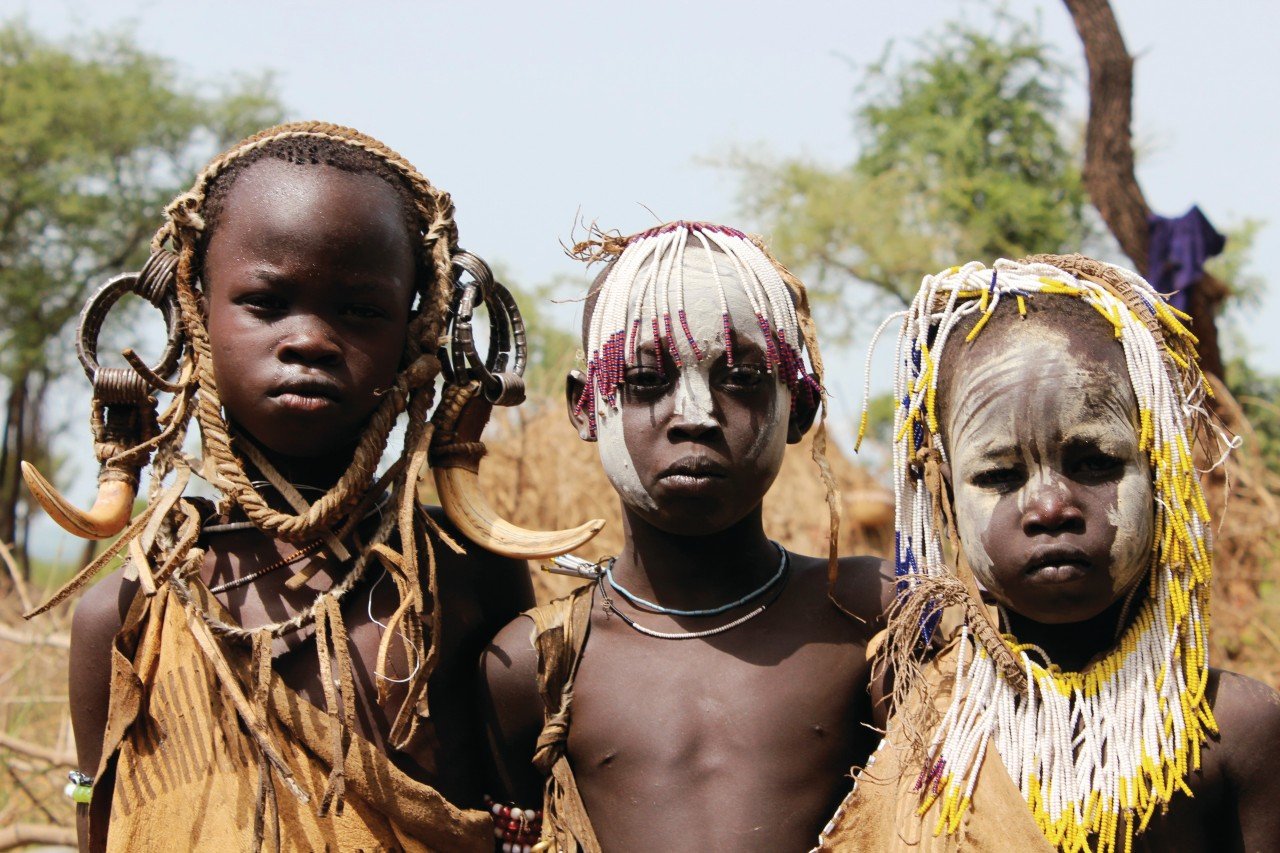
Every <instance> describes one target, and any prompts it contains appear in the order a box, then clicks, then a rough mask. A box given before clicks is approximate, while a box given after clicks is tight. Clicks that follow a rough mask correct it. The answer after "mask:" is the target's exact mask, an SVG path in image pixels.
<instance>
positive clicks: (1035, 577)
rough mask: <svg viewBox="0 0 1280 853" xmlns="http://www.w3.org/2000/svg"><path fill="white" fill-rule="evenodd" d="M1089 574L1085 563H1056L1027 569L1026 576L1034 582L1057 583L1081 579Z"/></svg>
mask: <svg viewBox="0 0 1280 853" xmlns="http://www.w3.org/2000/svg"><path fill="white" fill-rule="evenodd" d="M1088 574H1089V566H1088V564H1086V563H1056V564H1051V565H1048V566H1037V567H1035V568H1032V569H1029V570H1027V577H1028V578H1030V579H1031V580H1032V581H1034V582H1035V583H1047V584H1059V583H1071V582H1072V581H1078V580H1082V579H1083V578H1085V577H1086V576H1087V575H1088Z"/></svg>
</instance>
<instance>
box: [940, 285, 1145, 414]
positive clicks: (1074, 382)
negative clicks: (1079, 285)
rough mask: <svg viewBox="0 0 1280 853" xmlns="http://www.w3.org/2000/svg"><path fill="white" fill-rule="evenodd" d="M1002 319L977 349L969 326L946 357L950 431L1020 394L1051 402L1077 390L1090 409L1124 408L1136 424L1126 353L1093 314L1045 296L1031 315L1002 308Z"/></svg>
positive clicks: (944, 390)
mask: <svg viewBox="0 0 1280 853" xmlns="http://www.w3.org/2000/svg"><path fill="white" fill-rule="evenodd" d="M995 317H996V319H995V320H994V321H993V322H991V323H989V324H988V325H987V327H986V328H985V330H983V331H982V333H981V334H980V335H979V336H977V337H976V338H975V339H974V340H972V341H967V340H966V337H967V334H968V332H969V331H970V329H969V328H967V326H965V325H962V326H961V327H960V328H959V329H958V330H956V331H955V332H953V333H952V334H951V336H950V337H949V338H948V341H947V344H946V347H945V349H944V351H943V352H942V353H941V358H940V364H939V382H938V406H939V414H940V415H941V417H940V418H939V420H940V422H941V426H942V427H943V429H944V431H947V432H949V431H950V429H951V428H952V427H953V426H954V425H955V419H956V416H957V415H958V414H959V413H960V412H961V410H965V411H967V412H968V413H969V414H970V415H972V414H973V413H974V412H975V411H980V410H983V409H985V408H987V407H988V406H990V405H993V404H996V403H1000V402H1005V403H1011V402H1012V401H1011V400H1009V399H1007V398H1008V397H1009V396H1010V395H1018V394H1019V392H1021V393H1022V396H1025V395H1027V394H1030V395H1032V397H1033V398H1035V397H1040V398H1045V400H1046V401H1047V400H1048V399H1056V398H1058V397H1060V396H1061V393H1062V392H1064V391H1067V390H1070V391H1072V392H1073V393H1076V394H1083V395H1085V397H1086V398H1087V402H1089V405H1090V407H1091V408H1096V407H1097V406H1107V405H1112V406H1115V405H1118V406H1120V407H1121V408H1122V409H1123V411H1125V413H1126V414H1125V417H1126V419H1133V418H1135V417H1137V405H1138V404H1137V397H1136V395H1135V393H1134V390H1133V385H1132V380H1131V379H1130V376H1129V370H1128V366H1127V363H1126V360H1125V353H1124V348H1123V347H1122V346H1121V345H1120V342H1119V341H1117V340H1116V339H1115V335H1114V331H1113V327H1112V326H1111V325H1110V324H1108V323H1107V322H1105V321H1104V320H1103V319H1102V318H1101V317H1100V316H1099V315H1098V313H1097V312H1096V311H1095V310H1094V309H1093V308H1091V307H1089V306H1087V305H1085V304H1084V303H1083V302H1082V301H1080V300H1078V299H1074V298H1071V297H1060V296H1048V297H1044V296H1042V297H1037V299H1036V301H1035V302H1034V303H1033V304H1032V305H1031V306H1029V307H1028V308H1027V310H1026V313H1025V314H1020V313H1019V312H1018V311H1016V310H1014V309H1013V308H1012V306H1010V307H1008V308H1007V309H1006V308H1005V306H1001V309H1000V310H999V311H998V312H996V314H995ZM1050 373H1053V374H1055V378H1054V379H1053V380H1052V381H1050V379H1049V377H1048V374H1050ZM1104 401H1109V402H1104ZM1019 402H1022V401H1019Z"/></svg>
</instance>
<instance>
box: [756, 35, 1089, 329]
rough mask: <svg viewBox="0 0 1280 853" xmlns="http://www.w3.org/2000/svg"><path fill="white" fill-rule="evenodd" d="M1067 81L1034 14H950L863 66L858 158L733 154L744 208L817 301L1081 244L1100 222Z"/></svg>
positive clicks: (890, 291)
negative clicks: (991, 20)
mask: <svg viewBox="0 0 1280 853" xmlns="http://www.w3.org/2000/svg"><path fill="white" fill-rule="evenodd" d="M1066 79H1067V71H1066V69H1065V68H1064V67H1063V66H1062V65H1061V64H1059V63H1058V62H1057V61H1056V60H1055V59H1054V58H1053V56H1052V54H1051V51H1050V48H1049V46H1048V45H1047V44H1046V43H1045V42H1044V40H1043V39H1042V38H1041V36H1040V34H1039V32H1038V30H1037V29H1036V28H1035V27H1033V26H1031V25H1029V24H1026V23H1023V22H1020V21H1017V20H1014V19H1012V18H1009V17H1008V16H999V25H998V26H997V27H996V28H995V30H994V32H992V31H989V30H978V29H973V28H970V27H968V26H966V25H963V24H956V25H952V26H950V27H948V28H946V29H945V30H944V31H943V32H942V33H941V34H940V35H937V36H934V37H930V38H926V39H925V40H923V41H922V42H920V43H919V44H918V45H916V47H915V48H914V50H913V51H912V56H911V58H908V59H905V60H903V59H900V60H898V61H891V60H889V59H888V58H886V59H885V60H883V61H881V62H879V63H877V64H875V65H873V66H872V67H870V68H869V69H868V70H867V71H866V72H865V75H864V78H863V80H862V83H861V85H860V87H859V93H860V94H861V96H862V97H863V98H864V99H865V103H864V105H863V106H862V107H860V108H859V109H858V110H857V111H856V113H855V118H856V133H855V137H856V142H857V143H858V151H859V154H858V156H857V159H856V160H854V161H853V162H852V163H850V164H848V165H846V166H842V167H838V168H828V167H826V166H823V165H819V164H816V163H812V162H809V161H806V160H794V159H793V160H783V161H780V162H778V161H767V160H760V159H758V158H752V157H749V156H742V155H739V156H737V157H735V158H734V159H733V161H732V165H733V166H734V167H735V168H736V169H737V170H738V171H739V173H740V175H741V178H742V191H741V202H742V206H743V208H744V209H745V210H746V211H747V212H748V214H749V215H751V216H754V217H756V218H757V219H758V221H759V222H760V224H761V225H762V226H763V227H764V229H765V230H766V231H767V232H768V233H769V237H770V241H771V245H772V246H773V247H774V248H775V249H776V250H777V251H778V253H779V254H780V255H781V256H782V257H783V258H784V259H786V260H788V261H790V262H792V263H794V264H795V265H796V266H797V267H798V268H800V269H803V270H805V271H806V272H807V273H811V274H812V275H811V278H812V279H813V280H814V285H815V287H814V289H815V291H816V292H815V297H816V298H819V299H828V300H830V299H834V298H839V297H840V296H841V295H842V293H846V292H847V290H848V285H849V283H850V282H851V281H855V282H862V283H866V284H870V285H872V286H873V287H874V288H876V289H877V291H878V292H880V293H881V294H887V295H890V296H892V297H896V298H897V299H900V300H905V299H906V298H908V297H909V294H911V293H912V292H914V290H915V288H916V287H917V286H918V285H919V282H920V279H921V278H922V277H923V276H924V275H925V274H927V273H931V272H936V271H937V270H939V269H943V268H945V267H947V266H950V265H951V264H953V263H956V262H957V261H963V260H971V259H975V258H976V259H983V260H986V261H988V262H990V261H992V260H995V259H996V258H999V257H1019V256H1021V255H1024V254H1027V253H1030V252H1046V251H1056V250H1066V249H1070V250H1073V251H1075V250H1079V249H1080V247H1081V246H1082V244H1084V243H1085V242H1086V241H1087V240H1088V239H1090V236H1091V233H1092V224H1091V223H1092V220H1091V219H1090V214H1089V212H1088V209H1087V199H1086V195H1085V192H1084V188H1083V184H1082V180H1081V175H1080V170H1079V167H1078V166H1077V164H1076V159H1077V158H1076V156H1075V152H1074V151H1073V146H1072V145H1071V144H1069V143H1068V141H1067V138H1066V135H1065V132H1064V130H1063V128H1062V126H1061V124H1060V122H1059V117H1060V115H1061V113H1062V109H1063V100H1062V88H1063V84H1064V82H1065V81H1066ZM845 313H850V314H852V313H856V312H852V311H849V312H845ZM830 326H831V324H830V323H827V324H826V328H828V329H829V328H830ZM847 330H848V326H847V324H846V326H845V328H844V329H843V331H847Z"/></svg>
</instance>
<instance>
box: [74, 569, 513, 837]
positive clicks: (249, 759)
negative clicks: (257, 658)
mask: <svg viewBox="0 0 1280 853" xmlns="http://www.w3.org/2000/svg"><path fill="white" fill-rule="evenodd" d="M192 593H193V594H195V595H198V596H200V597H201V598H202V599H203V600H204V601H206V602H208V601H209V600H210V599H211V598H212V597H211V596H209V595H208V592H207V590H205V589H204V588H203V587H202V586H199V585H198V583H193V584H192ZM222 616H223V618H225V614H222ZM199 618H200V617H199V616H198V615H195V614H193V613H191V612H189V611H188V610H187V609H186V608H185V607H184V606H183V604H182V601H181V600H180V598H179V597H178V595H177V593H175V592H174V591H173V589H172V588H171V587H169V586H167V585H166V587H165V588H162V589H161V590H160V591H159V593H158V594H157V595H156V596H155V597H153V598H147V597H146V596H143V595H139V596H138V597H137V599H136V600H135V601H134V604H133V607H132V608H131V610H130V612H129V616H128V618H127V619H126V621H125V625H124V628H123V629H122V630H121V632H120V634H119V635H118V636H117V638H116V642H115V644H114V647H113V649H112V680H111V704H110V715H109V719H108V724H107V731H106V737H105V743H104V750H103V761H102V766H101V768H100V769H99V778H100V780H102V781H101V782H100V784H102V783H103V782H106V783H108V784H113V797H112V805H111V812H110V816H109V817H110V825H109V826H108V825H107V824H106V823H105V820H106V815H102V814H99V813H97V812H96V811H95V814H94V816H93V818H94V820H93V822H92V825H91V829H90V832H91V835H92V836H93V837H94V838H95V839H97V838H99V837H100V834H101V833H103V832H105V833H106V846H107V849H109V850H130V851H138V850H176V849H182V850H219V851H226V850H244V849H246V848H250V849H251V848H253V847H254V843H253V839H254V822H255V809H256V806H257V803H258V801H259V793H260V790H259V785H260V784H261V782H262V772H263V771H262V770H261V768H262V767H263V766H264V763H263V762H262V761H261V760H260V753H259V750H260V747H259V744H258V742H257V741H256V740H255V739H254V737H253V736H252V734H251V733H250V732H248V731H246V729H245V727H244V725H243V724H242V722H241V720H240V719H239V718H238V717H237V712H236V708H235V707H234V704H233V701H232V699H231V697H230V696H229V695H228V692H227V689H226V687H225V686H224V685H223V684H222V683H221V682H220V679H219V677H218V674H217V673H216V671H215V668H214V666H213V665H212V664H211V663H210V658H209V656H208V655H207V654H206V653H205V652H204V651H202V649H201V648H200V646H199V644H198V641H197V639H196V634H195V633H193V625H192V622H193V620H198V619H199ZM222 645H223V648H222V651H223V654H224V656H225V660H226V661H227V663H228V664H229V665H230V669H231V672H232V673H233V674H234V677H235V678H236V680H237V681H238V682H239V687H240V689H241V690H243V692H244V694H243V695H245V696H249V697H254V696H255V690H254V681H253V673H252V668H251V666H250V663H251V655H250V653H249V650H248V649H246V648H241V647H230V648H228V647H227V646H226V645H225V644H222ZM258 697H260V698H261V700H262V706H263V708H264V710H265V714H264V722H265V730H266V733H267V736H268V738H269V740H270V742H271V743H272V744H273V745H274V746H275V748H276V749H277V750H278V752H279V754H280V756H281V757H282V758H283V759H284V763H285V764H286V765H287V767H288V769H289V770H290V771H291V772H292V775H293V780H294V782H296V784H297V786H298V787H299V788H300V789H301V790H302V791H303V792H305V795H306V796H307V801H306V802H304V801H303V800H302V799H301V798H299V797H297V796H295V794H294V793H292V792H291V791H290V789H289V786H288V785H287V784H286V783H285V781H284V780H283V779H282V777H281V775H280V774H279V773H278V772H277V771H274V770H273V771H270V774H269V778H270V784H271V786H272V787H273V788H274V795H273V796H271V797H269V798H267V803H268V805H267V806H266V812H267V813H266V814H265V815H263V816H262V817H263V818H264V822H265V826H266V830H265V838H264V839H263V845H262V849H265V850H275V849H277V847H278V849H281V850H333V851H338V850H344V851H345V850H403V851H434V850H442V851H450V852H451V853H452V851H469V850H475V851H484V850H491V849H492V843H493V835H492V823H491V821H490V818H489V816H488V815H487V814H486V813H485V812H482V811H470V810H463V809H459V808H457V807H455V806H453V805H452V804H450V803H449V802H448V801H447V800H445V799H444V797H442V796H441V795H440V794H439V793H437V792H436V791H435V790H434V789H433V788H431V787H430V786H428V785H425V784H423V783H421V782H417V781H415V780H413V779H411V778H410V777H409V776H407V775H405V774H404V773H403V772H401V771H400V770H399V769H397V768H396V767H395V766H394V765H393V764H392V763H391V762H390V760H388V758H387V756H386V755H385V754H383V752H382V751H381V750H380V749H379V748H378V747H376V746H374V745H373V744H372V743H370V742H369V741H367V740H365V739H364V738H362V737H361V736H360V735H359V734H358V733H356V732H349V733H348V739H347V741H346V744H347V746H346V749H345V757H344V764H345V767H344V770H345V779H346V783H345V792H344V795H343V808H342V809H341V810H340V811H339V810H338V809H331V810H330V814H328V815H327V816H324V817H321V816H319V815H318V814H317V803H319V802H320V798H321V793H322V792H323V791H324V789H325V786H326V783H327V780H328V778H329V775H330V771H331V766H330V761H329V758H328V756H330V755H331V754H332V752H331V744H332V743H333V731H332V726H333V725H334V721H333V718H332V717H331V716H330V715H329V714H326V713H325V712H324V711H322V710H320V709H319V708H317V707H315V706H314V705H312V704H310V703H309V702H307V701H306V700H305V699H303V698H302V697H300V696H298V695H297V694H296V693H294V692H293V691H291V690H289V689H288V688H287V687H286V686H284V685H283V684H282V683H281V682H280V679H279V678H271V679H270V682H269V688H267V689H266V690H264V691H262V692H260V693H258ZM277 810H278V817H279V820H278V821H276V820H275V817H276V814H275V812H276V811H277ZM277 826H278V827H279V830H278V831H279V838H278V844H277V839H276V838H275V832H276V830H275V827H277ZM97 843H99V842H97V841H96V840H95V844H97Z"/></svg>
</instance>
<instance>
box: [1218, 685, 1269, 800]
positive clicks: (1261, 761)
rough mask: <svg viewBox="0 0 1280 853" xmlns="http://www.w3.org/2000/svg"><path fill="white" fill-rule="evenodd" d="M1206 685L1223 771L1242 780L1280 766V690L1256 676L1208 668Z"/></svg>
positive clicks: (1235, 778)
mask: <svg viewBox="0 0 1280 853" xmlns="http://www.w3.org/2000/svg"><path fill="white" fill-rule="evenodd" d="M1209 688H1210V690H1211V691H1212V694H1211V695H1212V696H1213V715H1214V717H1215V718H1216V719H1217V722H1218V729H1219V731H1220V738H1219V747H1220V749H1221V757H1222V759H1223V761H1224V767H1223V769H1224V771H1226V772H1227V774H1228V776H1229V777H1230V778H1232V779H1233V780H1234V781H1240V782H1243V781H1244V779H1245V777H1250V776H1252V775H1253V774H1255V773H1256V774H1262V773H1265V774H1268V775H1280V774H1277V773H1276V771H1277V768H1280V693H1277V692H1276V691H1275V690H1273V689H1272V688H1271V687H1269V686H1268V685H1266V684H1263V683H1262V682H1261V681H1258V680H1257V679H1253V678H1250V677H1248V676H1247V675H1240V674H1239V673H1236V672H1230V671H1228V670H1225V669H1216V668H1215V669H1211V670H1210V674H1209Z"/></svg>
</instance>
